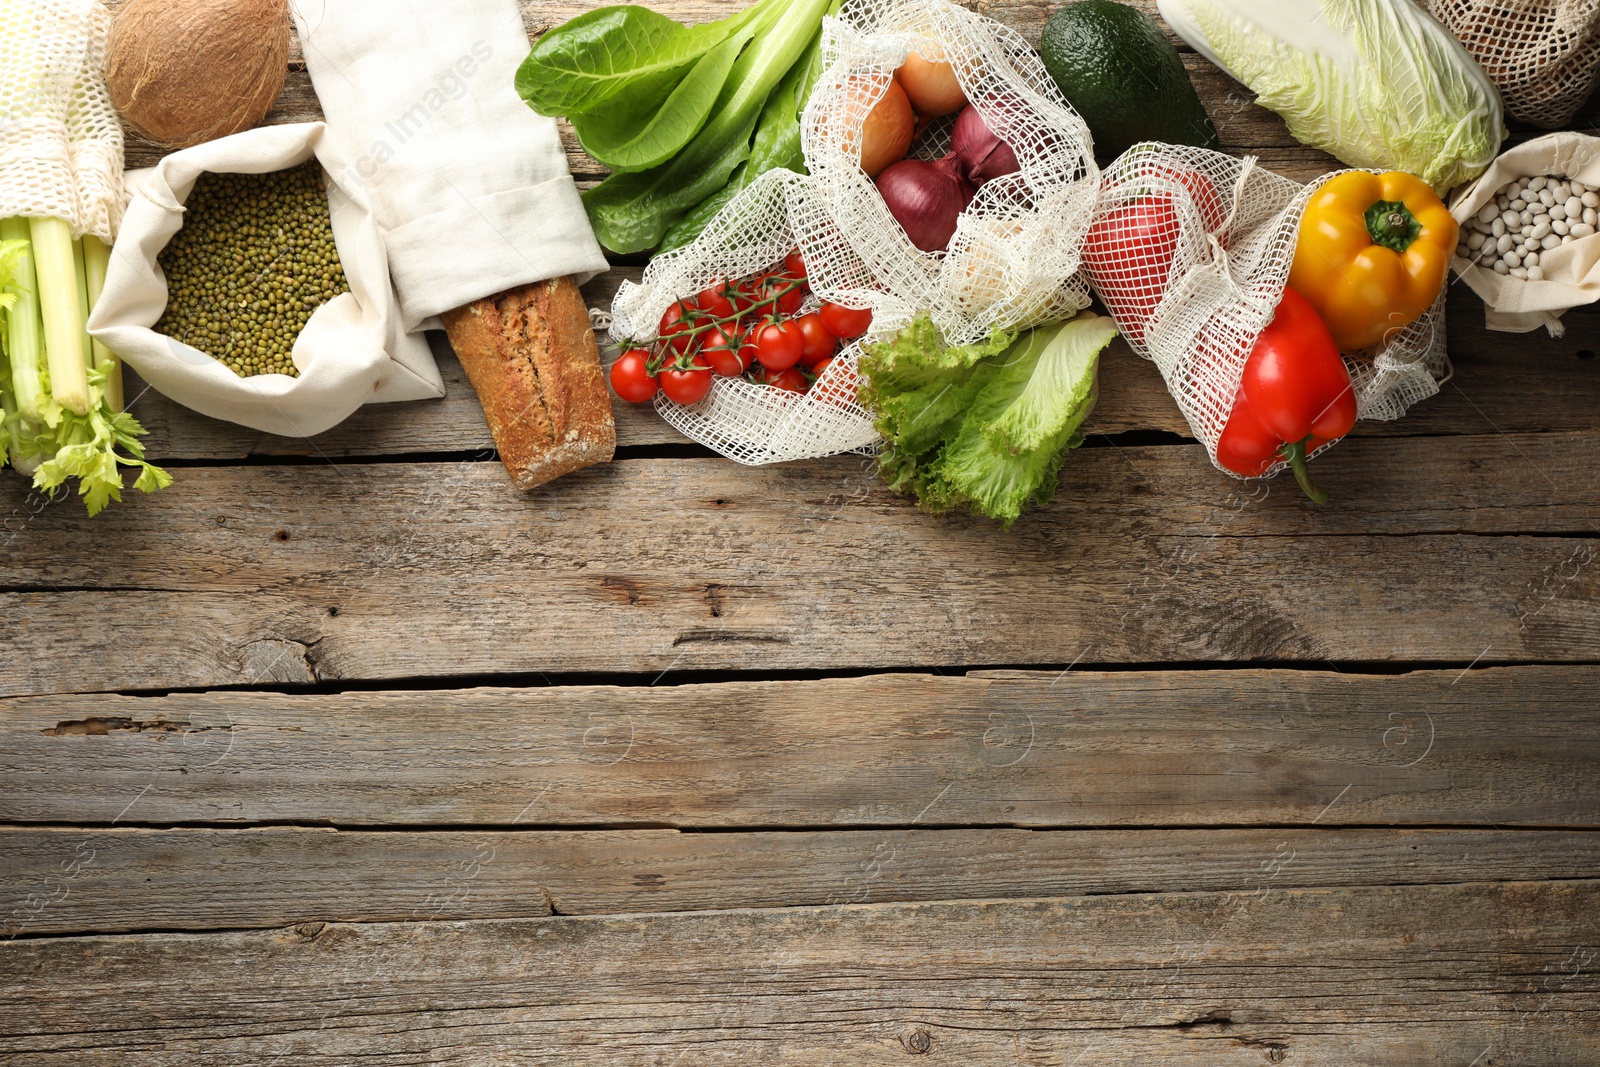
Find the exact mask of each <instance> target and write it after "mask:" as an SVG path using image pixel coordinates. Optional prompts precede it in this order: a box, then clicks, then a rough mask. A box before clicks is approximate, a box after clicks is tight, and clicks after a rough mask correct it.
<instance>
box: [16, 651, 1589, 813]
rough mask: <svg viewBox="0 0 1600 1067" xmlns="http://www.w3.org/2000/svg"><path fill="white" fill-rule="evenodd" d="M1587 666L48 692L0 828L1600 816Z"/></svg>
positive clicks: (35, 706)
mask: <svg viewBox="0 0 1600 1067" xmlns="http://www.w3.org/2000/svg"><path fill="white" fill-rule="evenodd" d="M1597 678H1600V673H1597V669H1596V668H1589V667H1585V668H1565V667H1529V668H1491V669H1482V668H1480V669H1477V670H1473V671H1468V672H1462V671H1457V670H1450V671H1425V672H1417V673H1411V674H1405V675H1400V676H1361V675H1344V674H1339V673H1336V672H1333V671H1259V670H1241V671H1161V672H1126V673H1121V672H1119V673H1104V672H1095V671H1084V670H1081V669H1080V670H1074V671H1070V672H1067V673H1066V674H1060V673H1058V672H1020V673H1019V672H992V673H977V674H973V675H968V676H966V677H961V678H944V677H935V676H928V675H877V676H869V677H864V678H838V679H824V680H818V681H804V682H773V681H759V682H728V683H721V684H712V685H706V684H691V685H680V686H657V687H649V688H647V687H637V688H627V687H616V686H564V687H552V688H534V689H515V690H513V689H470V690H458V691H442V692H383V693H345V694H340V695H320V694H319V695H304V696H296V695H289V694H274V693H193V694H174V695H172V696H165V697H149V698H138V697H109V696H78V697H34V698H25V699H15V700H8V701H5V702H4V703H3V704H0V727H3V729H4V733H3V735H0V781H4V782H5V783H6V788H5V790H4V791H3V792H0V821H4V822H10V823H29V822H46V823H57V824H77V825H96V824H98V825H101V826H113V825H114V826H130V825H149V826H169V825H172V824H178V823H259V822H298V823H321V824H324V825H329V824H331V825H337V826H347V827H359V826H383V825H385V824H390V825H405V826H412V825H415V826H420V825H443V826H478V827H512V826H550V827H555V826H566V827H580V826H587V827H608V826H609V827H639V828H645V827H684V828H700V829H719V828H720V829H765V828H794V829H802V828H810V829H819V830H827V829H839V828H846V827H952V826H1017V827H1033V828H1049V827H1074V828H1087V829H1102V828H1106V827H1114V826H1116V827H1146V826H1160V827H1201V826H1283V825H1298V826H1307V825H1311V824H1315V825H1317V826H1319V827H1321V826H1337V825H1357V826H1360V825H1369V826H1370V825H1395V826H1400V825H1413V826H1459V827H1467V828H1478V829H1482V828H1490V829H1494V828H1499V827H1510V826H1542V827H1567V828H1579V827H1593V826H1597V825H1600V784H1597V783H1596V781H1595V776H1594V774H1593V768H1594V766H1595V765H1596V762H1597V761H1600V706H1597V705H1596V701H1595V700H1594V694H1595V693H1596V692H1597V691H1600V683H1597Z"/></svg>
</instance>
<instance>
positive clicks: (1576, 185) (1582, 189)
mask: <svg viewBox="0 0 1600 1067" xmlns="http://www.w3.org/2000/svg"><path fill="white" fill-rule="evenodd" d="M1588 191H1589V187H1588V186H1587V185H1585V184H1583V183H1582V182H1580V181H1575V182H1573V183H1572V195H1573V196H1582V195H1583V194H1584V193H1586V192H1588Z"/></svg>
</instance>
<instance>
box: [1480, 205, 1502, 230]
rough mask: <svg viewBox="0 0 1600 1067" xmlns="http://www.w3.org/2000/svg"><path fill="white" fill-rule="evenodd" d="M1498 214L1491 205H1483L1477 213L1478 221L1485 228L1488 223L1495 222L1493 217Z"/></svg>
mask: <svg viewBox="0 0 1600 1067" xmlns="http://www.w3.org/2000/svg"><path fill="white" fill-rule="evenodd" d="M1499 214H1500V212H1498V211H1496V210H1495V209H1494V205H1493V204H1485V205H1483V207H1482V208H1480V209H1479V211H1478V221H1479V222H1481V223H1483V224H1484V225H1485V226H1487V225H1489V223H1491V222H1493V221H1494V220H1495V216H1497V215H1499Z"/></svg>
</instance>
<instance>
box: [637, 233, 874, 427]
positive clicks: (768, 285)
mask: <svg viewBox="0 0 1600 1067" xmlns="http://www.w3.org/2000/svg"><path fill="white" fill-rule="evenodd" d="M809 293H810V288H809V287H808V285H807V283H806V265H805V261H804V260H802V259H801V258H800V253H799V251H798V250H796V251H794V252H790V253H789V255H788V257H787V258H786V259H784V261H783V265H782V266H781V267H777V268H774V269H773V270H769V271H766V272H765V273H762V274H755V275H751V276H750V277H747V278H741V279H740V280H738V281H736V282H722V283H719V284H715V285H711V286H708V287H707V288H705V289H703V290H701V291H700V292H699V293H697V294H695V295H694V296H692V297H688V298H685V299H682V300H679V301H677V302H676V303H674V304H673V305H672V306H671V307H669V308H668V309H667V311H666V314H664V315H662V316H661V329H660V332H659V333H658V335H657V337H656V340H655V341H654V342H653V343H652V344H650V345H648V346H640V347H630V348H629V349H628V350H627V351H625V352H623V353H622V355H621V356H620V357H619V358H618V359H617V361H616V362H615V363H613V364H612V365H611V388H613V389H615V390H616V391H617V395H618V396H620V397H621V398H622V399H624V400H627V401H630V402H632V403H635V404H642V403H644V402H645V401H647V400H651V399H653V398H654V397H655V395H656V393H657V392H658V391H659V392H661V393H664V394H666V397H667V399H668V400H672V401H675V402H676V403H679V404H693V403H696V402H697V401H700V400H703V399H705V397H706V394H707V393H709V392H711V380H712V377H713V376H717V377H723V378H739V377H742V378H744V379H745V380H746V381H751V382H756V383H757V384H760V385H770V386H773V387H774V388H777V389H785V390H788V391H789V392H792V393H804V392H806V391H807V390H809V389H810V388H811V386H812V384H813V383H815V382H816V380H817V379H818V378H819V377H821V375H822V372H823V371H824V370H826V369H827V367H828V362H829V361H830V360H832V359H833V356H834V353H835V352H837V351H838V348H839V342H840V341H848V340H851V339H853V338H856V337H860V336H861V335H862V334H864V333H866V332H867V327H868V326H870V325H872V312H871V311H868V310H857V309H855V308H847V307H844V306H843V305H841V304H834V303H828V302H824V303H823V305H822V307H821V308H820V309H818V310H816V311H811V312H807V313H806V314H804V315H801V314H798V312H799V311H800V309H801V307H803V306H804V305H805V302H806V296H807V295H808V294H809Z"/></svg>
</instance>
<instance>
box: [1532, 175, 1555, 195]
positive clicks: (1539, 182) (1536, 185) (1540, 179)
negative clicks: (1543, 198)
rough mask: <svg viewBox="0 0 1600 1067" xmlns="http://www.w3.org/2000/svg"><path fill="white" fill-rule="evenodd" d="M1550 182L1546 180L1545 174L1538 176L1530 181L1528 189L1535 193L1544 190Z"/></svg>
mask: <svg viewBox="0 0 1600 1067" xmlns="http://www.w3.org/2000/svg"><path fill="white" fill-rule="evenodd" d="M1549 181H1550V179H1549V178H1546V177H1545V176H1544V175H1543V174H1536V175H1534V176H1533V177H1532V178H1530V179H1528V188H1529V189H1532V190H1533V191H1534V192H1538V191H1539V190H1540V189H1543V188H1544V187H1545V185H1546V184H1547V183H1548V182H1549Z"/></svg>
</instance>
